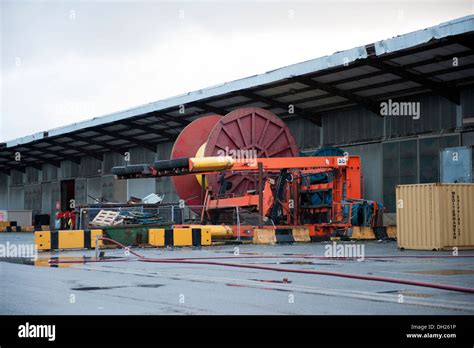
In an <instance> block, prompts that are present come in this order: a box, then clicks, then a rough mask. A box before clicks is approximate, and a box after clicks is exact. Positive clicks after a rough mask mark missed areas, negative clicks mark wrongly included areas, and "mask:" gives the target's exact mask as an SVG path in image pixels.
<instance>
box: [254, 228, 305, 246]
mask: <svg viewBox="0 0 474 348" xmlns="http://www.w3.org/2000/svg"><path fill="white" fill-rule="evenodd" d="M310 241H311V239H310V236H309V229H308V228H307V227H305V226H300V227H288V228H256V229H255V230H254V231H253V242H254V244H274V243H294V242H310Z"/></svg>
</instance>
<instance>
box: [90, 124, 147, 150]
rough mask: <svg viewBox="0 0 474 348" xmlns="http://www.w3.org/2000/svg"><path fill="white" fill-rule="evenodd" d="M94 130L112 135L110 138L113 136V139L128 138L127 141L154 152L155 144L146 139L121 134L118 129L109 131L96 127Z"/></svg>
mask: <svg viewBox="0 0 474 348" xmlns="http://www.w3.org/2000/svg"><path fill="white" fill-rule="evenodd" d="M94 132H97V133H99V134H103V135H108V136H109V137H112V138H115V139H125V140H128V141H129V142H131V143H133V144H135V145H137V146H142V147H144V148H145V149H147V150H150V151H152V152H156V146H153V145H151V143H148V142H146V141H141V140H138V139H136V138H135V137H134V136H133V135H123V134H121V133H120V130H119V131H114V132H111V131H108V130H105V129H98V128H96V129H94Z"/></svg>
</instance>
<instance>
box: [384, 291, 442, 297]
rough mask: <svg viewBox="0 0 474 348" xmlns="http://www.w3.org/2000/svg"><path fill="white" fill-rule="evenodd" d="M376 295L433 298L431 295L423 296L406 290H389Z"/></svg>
mask: <svg viewBox="0 0 474 348" xmlns="http://www.w3.org/2000/svg"><path fill="white" fill-rule="evenodd" d="M377 293H378V294H399V295H404V296H409V297H420V298H429V297H433V295H431V294H423V293H419V292H413V291H408V290H389V291H377Z"/></svg>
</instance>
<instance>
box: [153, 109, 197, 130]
mask: <svg viewBox="0 0 474 348" xmlns="http://www.w3.org/2000/svg"><path fill="white" fill-rule="evenodd" d="M151 114H152V115H153V117H155V118H156V119H158V120H160V121H161V120H167V121H172V122H176V123H179V124H181V125H182V126H184V127H186V126H187V125H188V124H190V123H191V121H188V120H187V119H186V118H187V117H188V116H191V115H183V116H180V117H176V116H171V115H168V114H166V113H159V112H152V113H151Z"/></svg>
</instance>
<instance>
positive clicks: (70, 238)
mask: <svg viewBox="0 0 474 348" xmlns="http://www.w3.org/2000/svg"><path fill="white" fill-rule="evenodd" d="M96 236H102V230H91V231H84V230H64V231H37V232H35V245H36V247H37V249H38V250H59V249H93V248H95V245H96V244H95V240H96ZM98 244H99V246H102V240H99V243H98Z"/></svg>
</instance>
